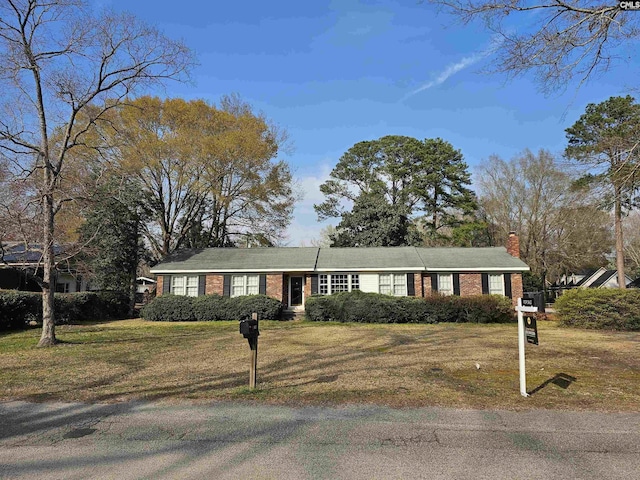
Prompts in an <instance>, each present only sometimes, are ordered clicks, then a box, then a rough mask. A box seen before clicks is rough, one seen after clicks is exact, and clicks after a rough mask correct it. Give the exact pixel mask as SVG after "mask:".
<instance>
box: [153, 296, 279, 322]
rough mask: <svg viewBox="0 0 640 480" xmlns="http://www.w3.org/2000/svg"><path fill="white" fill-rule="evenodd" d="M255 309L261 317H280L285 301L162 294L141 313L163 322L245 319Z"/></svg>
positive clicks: (260, 298)
mask: <svg viewBox="0 0 640 480" xmlns="http://www.w3.org/2000/svg"><path fill="white" fill-rule="evenodd" d="M253 312H256V313H257V314H258V318H259V319H260V320H277V319H279V318H281V316H282V302H280V301H279V300H276V299H274V298H270V297H267V296H266V295H246V296H242V297H232V298H230V297H222V296H220V295H204V296H200V297H185V296H182V295H161V296H159V297H157V298H155V299H153V300H152V301H151V302H149V304H147V305H146V306H145V307H143V309H142V311H141V312H140V316H141V317H142V318H144V319H145V320H151V321H156V322H158V321H160V322H187V321H194V320H195V321H215V320H243V319H246V318H251V314H252V313H253Z"/></svg>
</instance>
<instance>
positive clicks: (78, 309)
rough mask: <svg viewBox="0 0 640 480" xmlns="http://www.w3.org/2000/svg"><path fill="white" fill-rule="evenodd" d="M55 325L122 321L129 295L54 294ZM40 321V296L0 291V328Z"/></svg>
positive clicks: (124, 316) (92, 293)
mask: <svg viewBox="0 0 640 480" xmlns="http://www.w3.org/2000/svg"><path fill="white" fill-rule="evenodd" d="M53 302H54V313H55V318H56V324H62V323H71V322H78V321H82V320H107V319H114V318H126V317H127V315H128V313H129V295H128V294H127V293H123V292H81V293H56V294H55V295H54V299H53ZM31 321H35V322H42V294H41V293H38V292H21V291H18V290H0V329H9V328H24V327H25V326H26V325H28V324H29V322H31Z"/></svg>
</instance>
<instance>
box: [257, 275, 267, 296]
mask: <svg viewBox="0 0 640 480" xmlns="http://www.w3.org/2000/svg"><path fill="white" fill-rule="evenodd" d="M259 288H260V289H259V290H258V293H260V295H266V294H267V276H266V275H265V274H264V273H263V274H262V275H260V287H259Z"/></svg>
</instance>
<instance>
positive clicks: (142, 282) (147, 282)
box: [136, 277, 156, 294]
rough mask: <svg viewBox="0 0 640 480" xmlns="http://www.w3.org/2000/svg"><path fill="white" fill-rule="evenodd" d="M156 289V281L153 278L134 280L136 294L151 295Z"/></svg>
mask: <svg viewBox="0 0 640 480" xmlns="http://www.w3.org/2000/svg"><path fill="white" fill-rule="evenodd" d="M155 289H156V281H155V280H154V279H153V278H148V277H138V278H136V293H143V294H144V293H145V292H146V293H151V292H153V291H154V290H155Z"/></svg>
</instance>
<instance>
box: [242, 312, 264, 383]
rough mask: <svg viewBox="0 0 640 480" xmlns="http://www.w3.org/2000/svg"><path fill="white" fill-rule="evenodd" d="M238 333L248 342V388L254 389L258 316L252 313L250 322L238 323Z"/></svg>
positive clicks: (258, 332) (258, 333) (256, 365)
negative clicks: (249, 353) (249, 361)
mask: <svg viewBox="0 0 640 480" xmlns="http://www.w3.org/2000/svg"><path fill="white" fill-rule="evenodd" d="M240 333H241V334H242V336H243V337H244V338H246V339H247V341H248V342H249V348H250V349H251V363H250V364H249V388H250V389H252V390H253V389H254V388H256V377H257V370H258V336H259V335H260V331H259V330H258V314H257V313H252V314H251V320H241V321H240Z"/></svg>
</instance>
